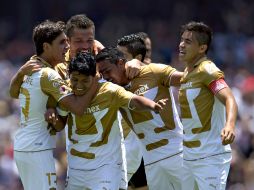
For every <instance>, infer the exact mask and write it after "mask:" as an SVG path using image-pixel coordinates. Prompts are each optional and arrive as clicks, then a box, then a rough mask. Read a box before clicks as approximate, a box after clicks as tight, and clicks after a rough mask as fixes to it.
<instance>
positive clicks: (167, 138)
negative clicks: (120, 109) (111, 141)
mask: <svg viewBox="0 0 254 190" xmlns="http://www.w3.org/2000/svg"><path fill="white" fill-rule="evenodd" d="M125 62H126V59H125V57H124V54H123V53H122V52H121V51H119V50H118V49H116V48H104V49H103V50H101V51H100V52H99V53H98V54H97V56H96V64H97V67H98V70H99V72H100V73H101V74H102V76H103V78H104V79H106V80H108V81H111V82H113V83H116V84H119V85H121V86H124V87H125V88H126V89H128V90H129V91H131V92H133V93H135V94H137V95H142V96H144V97H147V98H149V99H151V100H154V101H156V100H158V99H161V98H168V99H169V101H168V102H167V105H166V106H165V107H164V110H163V111H162V112H160V114H154V113H153V112H136V111H135V110H125V111H126V114H125V116H126V117H125V119H127V121H128V123H130V125H131V126H132V128H133V130H134V132H135V133H136V134H137V136H138V138H139V139H140V141H141V144H142V146H141V147H142V154H143V158H144V163H145V171H146V177H147V183H148V186H149V189H151V190H155V189H156V190H157V189H172V190H173V189H179V190H180V189H181V178H182V161H181V160H182V126H181V122H180V119H179V116H178V113H177V110H176V106H175V102H174V99H173V96H172V92H171V90H170V88H169V87H170V86H171V85H179V84H180V77H181V76H182V73H181V72H178V71H176V70H175V69H173V68H172V67H170V66H167V65H163V64H149V65H146V66H143V67H141V71H140V74H139V75H138V76H136V77H135V78H134V79H132V80H129V79H128V78H127V77H126V75H125V66H124V64H125ZM123 116H124V114H123ZM127 154H128V152H127ZM127 167H128V165H127Z"/></svg>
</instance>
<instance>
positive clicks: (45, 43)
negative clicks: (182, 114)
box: [43, 42, 50, 51]
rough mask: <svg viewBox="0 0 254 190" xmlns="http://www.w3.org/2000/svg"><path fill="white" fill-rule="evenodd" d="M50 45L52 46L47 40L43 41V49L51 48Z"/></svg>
mask: <svg viewBox="0 0 254 190" xmlns="http://www.w3.org/2000/svg"><path fill="white" fill-rule="evenodd" d="M49 47H50V44H49V43H47V42H44V43H43V51H47V50H48V49H49Z"/></svg>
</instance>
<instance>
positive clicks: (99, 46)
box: [93, 40, 104, 55]
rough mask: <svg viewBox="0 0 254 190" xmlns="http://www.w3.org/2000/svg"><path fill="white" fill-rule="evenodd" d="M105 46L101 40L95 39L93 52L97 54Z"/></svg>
mask: <svg viewBox="0 0 254 190" xmlns="http://www.w3.org/2000/svg"><path fill="white" fill-rule="evenodd" d="M103 48H104V46H103V45H102V43H101V42H99V41H97V40H94V43H93V53H94V55H97V54H98V53H99V52H100V51H101V50H102V49H103Z"/></svg>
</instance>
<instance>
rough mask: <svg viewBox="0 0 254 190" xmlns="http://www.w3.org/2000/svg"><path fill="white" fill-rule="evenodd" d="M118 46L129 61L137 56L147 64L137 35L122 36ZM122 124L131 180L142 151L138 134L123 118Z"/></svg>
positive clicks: (143, 48)
mask: <svg viewBox="0 0 254 190" xmlns="http://www.w3.org/2000/svg"><path fill="white" fill-rule="evenodd" d="M117 48H118V49H119V50H120V51H121V52H122V53H123V54H124V57H125V59H126V60H127V61H130V60H132V59H134V58H135V59H138V60H140V61H141V63H142V65H145V64H143V61H144V58H145V55H146V47H145V43H144V41H143V40H142V39H141V38H140V37H138V36H137V35H134V34H132V35H127V36H124V37H122V38H120V39H119V40H118V41H117ZM122 126H123V132H124V145H125V149H126V153H127V154H126V161H127V179H128V181H130V179H131V177H132V176H133V174H135V173H136V171H137V170H138V168H139V167H140V164H141V160H142V151H141V147H140V146H141V145H140V142H139V140H138V138H137V135H136V134H135V133H134V132H133V131H132V130H131V128H130V126H128V124H127V123H126V121H125V120H122Z"/></svg>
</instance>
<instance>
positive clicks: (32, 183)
mask: <svg viewBox="0 0 254 190" xmlns="http://www.w3.org/2000/svg"><path fill="white" fill-rule="evenodd" d="M33 41H34V44H35V47H36V53H37V55H35V56H33V57H32V58H31V59H36V60H37V61H38V62H40V64H41V65H42V68H41V69H39V71H35V72H34V73H33V74H32V75H31V76H26V77H25V78H24V81H23V80H21V81H20V80H19V79H23V77H20V78H18V75H17V74H16V75H15V76H14V79H13V80H12V82H11V83H15V82H16V84H12V85H11V86H12V87H14V88H15V87H16V86H18V89H20V93H19V99H20V108H21V122H20V125H21V126H20V128H19V129H18V131H17V132H16V134H15V137H14V159H15V161H16V164H17V167H18V171H19V174H20V177H21V180H22V183H23V186H24V189H26V190H34V189H37V190H48V189H52V190H53V189H56V171H55V163H54V158H53V148H55V135H54V134H51V133H50V131H49V130H48V129H47V126H48V123H47V122H46V121H45V119H44V112H45V111H46V104H47V100H48V98H49V97H52V98H53V99H55V100H56V101H57V102H58V104H59V105H61V106H63V107H65V108H66V109H68V110H70V111H71V112H73V113H75V114H77V115H80V114H82V113H84V110H85V108H86V107H87V104H86V102H87V101H89V100H91V98H92V97H93V95H94V93H95V90H96V84H97V83H96V82H95V81H94V82H93V83H94V87H93V88H91V91H90V92H89V93H88V94H86V95H84V96H75V95H73V94H72V95H70V94H68V95H67V93H68V92H69V87H68V86H67V85H66V83H65V81H63V80H62V79H61V77H60V75H59V74H58V73H57V72H56V71H55V70H54V69H53V68H54V66H55V65H56V64H57V63H59V62H62V61H63V60H64V57H65V53H66V52H67V50H68V48H69V45H68V43H67V37H66V35H65V33H64V32H63V25H62V24H59V23H55V22H51V21H45V22H42V23H40V24H39V25H37V26H36V27H35V28H34V29H33ZM15 78H18V79H17V80H15ZM20 84H22V85H21V88H20Z"/></svg>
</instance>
